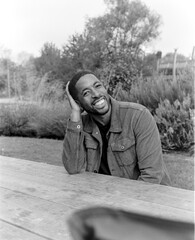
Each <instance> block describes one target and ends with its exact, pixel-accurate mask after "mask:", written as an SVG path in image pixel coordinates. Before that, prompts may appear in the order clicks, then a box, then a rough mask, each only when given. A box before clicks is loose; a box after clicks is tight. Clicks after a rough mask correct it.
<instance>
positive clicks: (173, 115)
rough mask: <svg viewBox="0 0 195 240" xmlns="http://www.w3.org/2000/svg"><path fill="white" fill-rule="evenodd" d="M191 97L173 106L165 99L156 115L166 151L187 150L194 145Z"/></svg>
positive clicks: (177, 101) (176, 102)
mask: <svg viewBox="0 0 195 240" xmlns="http://www.w3.org/2000/svg"><path fill="white" fill-rule="evenodd" d="M190 101H191V100H190V97H189V96H188V97H186V98H184V100H183V102H179V100H176V101H175V102H174V103H173V104H171V103H170V101H169V100H167V99H165V100H164V101H161V102H160V103H159V106H158V108H157V109H156V113H155V115H154V117H155V120H156V122H157V126H158V128H159V131H160V135H161V142H162V146H163V148H164V149H169V150H170V149H171V150H173V149H174V150H187V149H189V148H190V147H191V146H192V145H193V144H194V135H193V120H192V118H191V115H190V110H191V109H190V105H191V102H190Z"/></svg>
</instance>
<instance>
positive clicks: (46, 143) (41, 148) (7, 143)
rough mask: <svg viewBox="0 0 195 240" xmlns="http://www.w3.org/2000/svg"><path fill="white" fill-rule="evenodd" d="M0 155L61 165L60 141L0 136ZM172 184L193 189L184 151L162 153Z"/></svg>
mask: <svg viewBox="0 0 195 240" xmlns="http://www.w3.org/2000/svg"><path fill="white" fill-rule="evenodd" d="M0 155H4V156H10V157H15V158H21V159H26V160H31V161H37V162H45V163H48V164H52V165H58V166H63V164H62V160H61V155H62V141H60V140H51V139H37V138H23V137H2V136H1V137H0ZM164 160H165V162H166V165H167V168H168V171H169V174H170V176H171V179H172V186H173V187H178V188H184V189H189V190H194V157H193V156H189V154H186V153H168V154H164Z"/></svg>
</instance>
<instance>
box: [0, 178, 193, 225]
mask: <svg viewBox="0 0 195 240" xmlns="http://www.w3.org/2000/svg"><path fill="white" fill-rule="evenodd" d="M2 175H4V174H2ZM28 177H29V176H28ZM4 179H7V180H6V181H0V185H2V186H4V187H6V188H8V189H10V190H12V191H14V192H18V191H20V192H22V193H25V194H28V195H31V196H35V197H39V198H42V199H45V200H49V201H52V202H55V203H58V204H63V205H65V206H68V207H72V208H75V209H80V208H82V207H89V206H93V205H101V206H102V205H104V206H105V205H108V206H113V207H114V206H115V207H120V208H123V209H126V210H127V209H128V210H131V211H133V212H134V211H135V212H140V213H145V214H150V215H153V216H158V217H162V218H163V217H165V216H166V218H171V219H178V216H179V217H180V220H185V221H190V222H191V221H192V220H193V216H192V213H191V211H190V210H189V209H190V204H189V203H188V204H187V210H186V209H185V208H186V206H184V208H181V206H180V208H177V207H174V206H172V207H170V206H167V205H162V204H158V203H153V202H150V201H144V200H140V199H135V198H132V197H131V196H130V197H128V196H123V195H124V193H122V192H121V193H120V192H119V193H117V194H116V193H115V194H111V193H109V192H108V193H106V192H105V193H104V194H101V193H100V192H98V191H96V189H86V187H85V188H84V187H83V188H80V189H78V186H75V185H71V184H70V185H69V184H68V185H67V184H66V183H65V182H64V183H63V185H62V184H61V186H58V185H57V184H56V185H55V184H54V182H53V181H47V185H41V184H42V183H41V179H39V180H40V181H39V182H38V183H37V182H36V181H37V177H36V179H34V180H33V181H32V179H31V178H30V179H29V180H28V181H24V177H23V175H22V174H21V175H17V177H16V176H14V177H13V176H11V175H9V177H8V176H7V175H6V178H4ZM29 186H30V187H29ZM92 187H93V186H92ZM127 195H128V194H127ZM182 202H183V201H182ZM174 204H176V203H174Z"/></svg>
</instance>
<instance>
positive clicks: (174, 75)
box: [173, 49, 177, 83]
mask: <svg viewBox="0 0 195 240" xmlns="http://www.w3.org/2000/svg"><path fill="white" fill-rule="evenodd" d="M176 62H177V49H175V52H174V58H173V82H174V83H176Z"/></svg>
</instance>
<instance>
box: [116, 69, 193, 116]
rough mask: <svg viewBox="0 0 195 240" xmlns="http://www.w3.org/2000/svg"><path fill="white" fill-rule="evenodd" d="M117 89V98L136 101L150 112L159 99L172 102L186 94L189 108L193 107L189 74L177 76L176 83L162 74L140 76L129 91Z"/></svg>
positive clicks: (181, 100) (191, 82)
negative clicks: (188, 99)
mask: <svg viewBox="0 0 195 240" xmlns="http://www.w3.org/2000/svg"><path fill="white" fill-rule="evenodd" d="M118 91H119V92H118V94H117V95H118V99H119V100H122V101H130V102H138V103H140V104H142V105H144V106H146V107H147V108H148V109H150V111H151V112H152V113H154V112H155V109H156V108H158V104H159V103H160V102H161V101H163V100H165V99H167V100H169V101H170V103H171V104H173V103H174V102H175V101H176V100H179V101H180V102H183V101H184V98H185V97H186V96H188V97H189V98H190V104H191V106H190V108H191V109H193V108H194V89H193V78H192V75H189V74H184V75H180V76H178V78H177V82H176V83H175V82H173V81H168V80H166V78H165V76H163V75H161V76H157V75H156V76H155V75H154V76H152V77H148V78H141V77H140V78H138V79H137V81H136V82H134V83H133V85H132V86H131V90H130V91H129V92H126V91H123V90H121V88H120V89H119V90H118Z"/></svg>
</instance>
